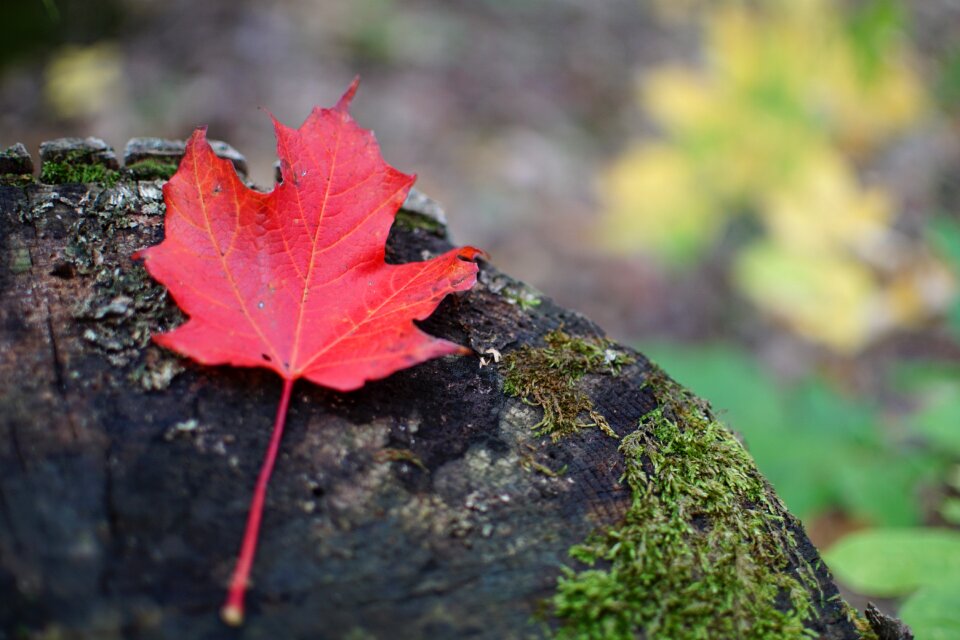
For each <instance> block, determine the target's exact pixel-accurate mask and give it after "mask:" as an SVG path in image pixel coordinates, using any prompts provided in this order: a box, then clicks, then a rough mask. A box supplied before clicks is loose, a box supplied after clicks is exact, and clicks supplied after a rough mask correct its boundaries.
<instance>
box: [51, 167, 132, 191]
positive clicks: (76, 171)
mask: <svg viewBox="0 0 960 640" xmlns="http://www.w3.org/2000/svg"><path fill="white" fill-rule="evenodd" d="M119 179H120V172H119V171H115V170H114V169H108V168H106V167H105V166H103V165H102V164H80V163H70V162H44V163H43V167H41V169H40V181H41V182H44V183H46V184H75V183H76V184H86V183H88V182H100V183H102V184H104V185H106V186H108V187H112V186H114V185H115V184H117V181H118V180H119Z"/></svg>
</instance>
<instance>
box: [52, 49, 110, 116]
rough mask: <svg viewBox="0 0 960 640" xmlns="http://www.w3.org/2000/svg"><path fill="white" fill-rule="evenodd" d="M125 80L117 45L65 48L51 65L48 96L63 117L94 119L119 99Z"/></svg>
mask: <svg viewBox="0 0 960 640" xmlns="http://www.w3.org/2000/svg"><path fill="white" fill-rule="evenodd" d="M122 76H123V69H122V66H121V61H120V55H119V52H118V51H117V48H116V47H115V46H114V45H112V44H107V43H97V44H94V45H90V46H86V47H77V46H72V45H70V46H65V47H63V48H62V49H60V50H59V51H58V52H57V53H56V54H54V56H53V57H52V59H51V60H50V62H49V63H48V64H47V69H46V78H45V79H46V84H45V86H44V93H45V95H46V98H47V102H49V103H50V106H51V107H52V108H53V110H54V111H55V112H56V114H57V115H58V116H60V117H63V118H77V117H86V116H92V115H94V114H96V113H97V112H99V111H100V110H101V109H103V107H104V105H105V104H106V103H107V102H108V101H110V100H112V99H115V98H116V92H117V90H118V88H119V87H120V83H121V80H122Z"/></svg>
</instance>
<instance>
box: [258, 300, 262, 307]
mask: <svg viewBox="0 0 960 640" xmlns="http://www.w3.org/2000/svg"><path fill="white" fill-rule="evenodd" d="M257 309H263V300H261V301H260V302H258V303H257Z"/></svg>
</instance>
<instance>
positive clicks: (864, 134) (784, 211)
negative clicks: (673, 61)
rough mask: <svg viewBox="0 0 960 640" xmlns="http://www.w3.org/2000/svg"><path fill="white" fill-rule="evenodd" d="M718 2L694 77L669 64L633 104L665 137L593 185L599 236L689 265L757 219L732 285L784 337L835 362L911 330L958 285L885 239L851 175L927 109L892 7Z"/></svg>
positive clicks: (878, 217) (885, 0)
mask: <svg viewBox="0 0 960 640" xmlns="http://www.w3.org/2000/svg"><path fill="white" fill-rule="evenodd" d="M846 6H847V5H846V4H841V3H839V2H836V1H832V0H805V1H804V2H776V1H772V0H768V1H767V2H760V3H736V2H724V3H720V4H713V5H709V7H708V8H706V9H705V10H704V14H703V15H704V26H705V43H704V58H705V60H706V61H707V64H706V65H705V68H703V69H691V68H688V67H686V66H677V65H665V66H663V67H661V68H658V69H655V70H654V71H652V72H651V73H649V74H648V75H647V77H646V80H645V82H644V83H643V87H642V89H641V91H640V95H639V100H640V103H641V105H642V107H643V109H644V110H645V112H646V113H647V114H648V115H649V117H650V118H651V119H652V120H653V121H654V122H655V123H656V124H657V125H658V126H659V128H660V130H661V131H662V134H663V135H662V137H661V138H660V139H659V140H656V141H649V140H642V141H639V142H637V143H635V144H633V145H632V146H631V147H629V148H628V149H627V150H626V151H625V152H624V153H623V155H622V156H621V157H620V158H618V159H617V160H616V161H615V162H614V163H613V164H612V165H611V166H610V167H609V168H608V170H607V171H606V172H605V173H604V175H603V176H602V177H601V185H600V192H601V194H602V196H603V198H604V199H605V202H606V213H607V215H606V216H605V224H604V227H603V230H604V238H605V240H606V241H607V243H608V246H610V247H613V248H619V249H625V250H634V249H636V248H638V247H642V248H645V249H648V250H650V251H652V252H653V253H654V254H656V255H658V256H660V258H662V259H663V260H664V261H665V262H667V263H670V264H674V265H685V264H689V263H690V262H692V261H694V260H696V259H697V258H698V257H699V256H701V255H703V253H704V251H705V249H706V248H707V247H708V246H709V245H710V244H712V243H713V242H715V241H716V239H717V238H718V237H719V236H720V235H721V233H722V232H723V231H724V230H725V229H726V228H727V227H728V226H729V224H730V223H731V221H732V220H734V219H736V218H742V217H749V218H751V219H753V220H756V221H757V223H758V224H757V225H755V226H756V227H757V228H756V232H755V234H754V237H752V238H750V239H748V240H747V241H746V242H745V243H744V245H743V246H741V247H739V249H738V251H737V252H736V255H735V256H734V257H733V259H732V279H733V281H734V283H735V284H736V286H737V287H738V288H739V290H740V291H741V292H742V293H743V294H744V295H745V296H746V297H747V298H748V299H749V300H751V301H752V302H753V303H754V304H755V305H756V306H757V307H759V308H760V309H761V310H762V311H764V312H765V313H767V314H768V315H770V316H772V317H774V318H776V319H777V320H779V321H781V322H782V323H783V324H784V325H786V326H787V327H788V328H789V329H790V330H792V331H794V332H796V333H798V334H800V335H803V336H805V337H806V338H808V339H811V340H814V341H817V342H819V343H821V344H825V345H827V346H828V347H830V348H832V349H834V350H837V351H840V352H852V351H856V350H858V349H860V348H861V347H863V346H865V345H866V344H868V343H869V342H870V341H871V340H873V339H874V338H876V337H878V336H880V335H882V334H883V333H885V332H887V331H889V330H891V329H895V328H900V327H908V326H914V325H917V324H919V323H921V322H923V321H925V320H926V319H927V318H928V317H929V316H930V315H931V314H932V313H935V312H937V311H939V310H941V309H942V308H943V307H944V306H946V305H947V304H948V303H949V301H950V300H951V299H952V296H953V294H954V278H952V277H951V275H950V273H949V272H948V271H947V270H946V269H945V268H944V267H943V265H942V264H941V263H940V262H939V261H937V260H936V259H935V258H934V257H932V256H931V255H930V254H929V252H928V251H927V249H926V247H925V246H924V245H923V243H920V242H916V241H915V240H912V239H909V238H908V237H907V236H905V235H904V234H903V233H901V232H900V231H898V230H897V229H896V227H895V222H896V220H895V218H896V216H895V215H894V214H895V206H894V202H893V197H892V196H891V194H889V193H887V192H886V191H884V190H883V189H880V188H877V187H868V186H864V185H862V184H861V181H860V180H859V178H858V176H857V172H856V168H855V167H856V163H857V162H858V161H862V160H864V159H867V158H869V157H871V155H873V154H876V153H877V152H878V151H880V150H882V149H883V148H884V147H885V146H887V145H888V144H890V143H891V142H892V141H893V140H894V138H895V137H896V136H897V135H900V134H902V133H903V132H904V131H906V130H908V129H909V128H911V127H914V126H916V125H917V123H918V122H920V121H922V119H923V118H924V117H925V115H926V114H927V113H928V112H929V110H928V102H929V100H928V97H927V93H926V90H925V88H924V87H923V85H922V83H921V82H920V79H919V77H918V76H917V75H916V73H914V71H913V69H912V57H913V56H912V52H911V49H910V47H909V45H908V43H907V41H906V39H905V38H904V37H903V35H902V24H903V15H902V14H903V12H902V10H901V8H900V5H899V3H897V2H894V1H892V0H873V1H872V2H865V3H859V4H858V7H859V8H858V9H857V10H856V11H853V12H847V13H845V12H844V7H846Z"/></svg>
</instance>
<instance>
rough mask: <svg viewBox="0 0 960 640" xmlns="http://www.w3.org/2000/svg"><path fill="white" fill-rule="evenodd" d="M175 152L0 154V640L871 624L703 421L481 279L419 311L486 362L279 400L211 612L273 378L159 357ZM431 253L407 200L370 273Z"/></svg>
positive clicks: (843, 628)
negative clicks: (274, 435)
mask: <svg viewBox="0 0 960 640" xmlns="http://www.w3.org/2000/svg"><path fill="white" fill-rule="evenodd" d="M221 151H222V153H223V154H225V155H228V156H229V154H230V153H234V154H235V153H236V152H233V151H232V149H229V148H228V147H226V145H224V146H223V148H221ZM181 152H182V143H178V142H170V141H161V140H150V139H141V140H136V141H132V142H131V144H130V145H128V148H127V153H126V154H125V155H126V158H125V160H126V166H125V168H123V169H120V168H119V163H118V162H117V160H116V158H115V156H114V154H113V152H112V151H111V150H110V149H109V148H106V147H105V145H103V144H102V143H100V142H99V141H96V140H93V139H89V138H88V139H87V140H78V139H71V140H60V141H55V142H53V143H49V144H45V145H44V147H43V149H42V153H41V160H42V166H41V178H40V181H39V182H37V181H35V180H34V179H33V177H32V176H31V174H30V172H31V171H32V163H31V161H30V157H29V155H26V154H25V150H23V149H22V146H20V147H19V149H18V148H11V150H9V151H8V152H7V153H6V154H4V157H3V159H2V160H3V162H2V167H3V168H4V173H5V174H6V175H5V176H4V178H3V182H4V184H3V185H2V186H0V380H2V381H3V383H2V388H0V422H2V425H3V430H2V432H0V639H2V640H13V639H14V638H33V637H36V638H54V637H56V638H60V637H62V638H97V639H109V638H183V639H191V638H204V639H210V638H236V637H244V638H270V639H276V638H310V639H318V638H345V639H366V638H389V639H404V638H491V639H497V640H502V639H507V638H541V637H565V638H579V637H593V638H632V637H650V638H653V637H670V638H681V637H691V638H693V637H709V638H723V637H731V638H749V637H758V638H759V637H800V636H801V635H802V633H803V632H804V631H805V630H806V632H812V633H813V635H816V636H819V637H823V638H837V639H840V638H844V639H845V638H859V637H869V633H871V632H870V631H869V630H868V627H866V626H865V625H864V623H863V622H862V620H861V619H860V618H859V617H858V616H857V615H856V614H855V612H853V611H852V610H851V609H850V608H849V607H848V606H847V605H846V604H845V603H844V602H843V600H842V599H841V598H840V597H839V595H838V593H837V588H836V586H835V585H834V583H833V582H832V579H831V577H830V574H829V572H828V570H827V568H826V567H825V566H824V564H823V563H822V562H821V560H820V558H819V556H818V554H817V551H816V550H815V549H814V548H813V546H812V545H811V544H810V542H809V541H808V539H807V537H806V535H805V533H804V531H803V529H802V527H801V525H800V523H799V522H798V521H797V520H796V518H794V517H793V516H791V515H790V514H789V513H788V512H787V511H786V509H785V508H784V507H783V505H782V504H781V502H780V501H779V500H778V498H777V497H776V495H775V494H774V493H773V491H772V489H771V488H770V487H769V485H767V483H766V482H765V481H764V480H763V478H762V477H761V476H760V474H759V472H758V471H757V470H756V468H755V467H754V465H753V463H752V461H751V460H750V459H749V456H748V455H747V454H746V453H745V452H744V450H743V448H742V447H741V445H740V443H739V442H738V441H737V440H736V439H735V438H734V436H733V435H731V433H730V432H728V431H726V430H725V429H724V428H723V427H721V426H720V425H718V424H717V423H716V421H715V420H714V419H713V417H712V415H711V414H710V410H709V407H707V406H706V405H705V404H704V403H702V402H701V401H699V400H697V399H696V398H695V397H693V396H692V395H690V394H689V393H688V392H686V391H685V390H684V389H682V388H680V387H679V386H677V385H676V384H675V383H673V382H672V381H671V380H670V379H669V378H668V377H667V376H666V375H665V374H663V373H662V372H661V371H660V370H659V369H658V368H656V366H655V365H653V364H651V363H650V362H649V361H647V360H646V359H645V358H644V357H643V356H642V355H641V354H638V353H635V352H633V351H631V350H630V349H628V348H626V347H623V346H620V345H616V344H613V343H611V342H608V341H606V340H605V339H604V338H603V336H602V332H601V330H600V329H599V328H598V327H596V326H595V325H594V324H593V323H591V322H590V321H589V320H587V319H586V318H584V317H582V316H580V315H578V314H576V313H573V312H571V311H567V310H565V309H562V308H559V307H557V306H556V305H555V304H553V303H552V302H551V301H550V300H549V299H548V298H545V297H542V296H541V295H540V294H539V293H537V292H535V291H533V290H531V289H530V288H529V287H527V286H525V285H524V284H522V283H520V282H517V281H515V280H513V279H511V278H509V277H507V276H505V275H504V274H502V273H500V272H498V271H497V270H496V269H494V268H493V267H492V266H491V265H489V264H486V263H483V264H482V265H481V274H480V278H479V282H478V284H477V286H476V287H475V288H474V289H473V290H472V291H470V292H468V293H466V294H464V295H460V296H457V297H449V298H447V299H446V300H445V301H444V303H443V304H442V305H441V307H440V308H439V309H438V311H437V312H436V314H435V315H434V316H432V317H431V318H430V319H429V320H428V321H427V322H425V323H424V329H425V330H426V331H428V332H429V333H431V334H433V335H437V336H442V337H445V338H448V339H450V340H453V341H456V342H459V343H460V344H465V345H469V346H470V347H472V348H473V349H474V350H475V351H476V353H477V356H476V357H448V358H443V359H439V360H434V361H431V362H428V363H425V364H422V365H419V366H417V367H414V368H412V369H408V370H406V371H402V372H399V373H396V374H394V375H392V376H390V377H389V378H387V379H385V380H381V381H377V382H372V383H369V384H367V386H366V387H364V388H363V389H361V390H359V391H356V392H352V393H336V392H332V391H329V390H325V389H322V388H318V387H315V386H312V385H310V384H309V383H306V382H300V383H298V384H297V386H296V388H295V390H294V397H293V401H292V403H291V406H290V413H289V419H288V423H287V425H288V426H287V434H286V436H285V440H284V442H283V444H282V448H281V457H280V459H279V462H278V465H277V469H276V472H275V474H274V477H273V480H272V484H271V487H270V490H269V494H268V499H267V506H266V512H265V519H264V524H263V528H262V535H261V542H260V548H259V552H258V556H257V558H256V562H255V566H254V570H253V584H252V588H251V590H250V592H249V594H248V619H247V622H246V624H245V626H244V627H243V628H242V629H240V630H239V631H237V630H234V629H230V628H228V627H226V626H224V625H223V624H222V623H221V622H220V620H219V619H218V617H217V611H218V609H219V606H220V604H221V601H222V598H223V596H224V586H225V584H226V582H227V580H228V578H229V574H230V571H231V569H232V565H233V562H234V558H235V555H236V552H237V549H238V546H239V544H240V538H241V535H242V531H243V526H244V522H245V518H246V513H247V505H248V500H249V497H250V494H251V490H252V487H253V484H254V481H255V478H256V474H257V470H258V468H259V465H260V462H261V459H262V456H263V454H264V451H265V449H266V444H267V441H268V438H269V432H270V426H271V424H272V419H273V415H274V412H275V410H276V405H277V401H278V398H279V395H280V389H281V381H280V380H279V378H277V377H276V376H274V375H273V374H272V373H269V372H267V371H264V370H252V369H235V368H226V367H223V368H207V367H201V366H199V365H195V364H193V363H191V362H189V361H187V360H184V359H181V358H179V357H177V356H176V355H174V354H172V353H170V352H167V351H164V350H162V349H160V348H159V347H157V346H155V345H152V344H151V343H150V340H149V337H150V335H151V334H153V333H155V332H159V331H163V330H166V329H169V328H171V327H173V326H175V325H176V324H177V323H179V322H181V321H182V319H183V318H182V315H181V314H180V312H179V311H178V309H177V308H176V307H175V305H174V304H173V303H172V302H171V301H170V300H169V299H168V297H167V295H166V292H165V291H164V290H163V288H162V287H160V286H159V285H157V284H156V283H154V282H153V281H151V280H150V278H149V277H148V276H147V275H146V272H145V270H144V269H143V268H142V266H141V265H139V264H137V263H136V262H134V261H133V260H132V259H131V257H130V256H131V254H133V253H134V251H135V250H137V249H140V248H143V247H145V246H149V245H152V244H155V243H157V242H159V241H160V240H161V238H162V234H163V213H164V204H163V199H162V194H161V185H162V181H163V178H165V177H168V176H169V174H170V172H171V171H172V170H173V169H174V168H175V163H176V162H177V160H178V159H179V153H181ZM237 158H238V159H235V163H236V166H237V167H238V169H241V170H242V169H244V168H245V165H243V164H242V157H239V154H237ZM450 246H451V245H450V243H449V242H448V238H447V234H446V228H445V226H444V222H443V218H442V214H441V213H439V211H438V208H437V207H436V204H435V203H433V202H432V201H430V200H429V199H427V198H424V197H423V196H420V195H418V194H414V195H413V196H411V198H409V199H408V201H407V203H406V204H405V206H404V210H401V212H400V213H399V214H398V217H397V221H396V223H395V225H394V227H393V230H392V232H391V235H390V239H389V241H388V261H394V262H403V261H411V260H421V259H423V258H424V257H426V256H429V255H433V254H437V253H440V252H442V251H445V250H447V249H448V248H450ZM571 551H572V552H573V553H572V555H571ZM590 563H592V564H590ZM864 633H866V634H868V635H866V636H864V635H862V634H864Z"/></svg>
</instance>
